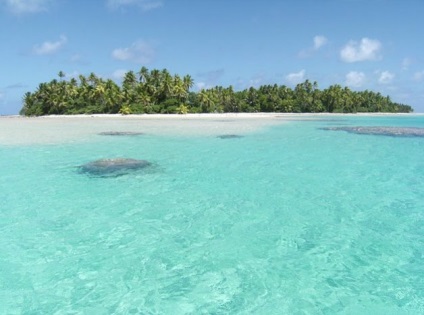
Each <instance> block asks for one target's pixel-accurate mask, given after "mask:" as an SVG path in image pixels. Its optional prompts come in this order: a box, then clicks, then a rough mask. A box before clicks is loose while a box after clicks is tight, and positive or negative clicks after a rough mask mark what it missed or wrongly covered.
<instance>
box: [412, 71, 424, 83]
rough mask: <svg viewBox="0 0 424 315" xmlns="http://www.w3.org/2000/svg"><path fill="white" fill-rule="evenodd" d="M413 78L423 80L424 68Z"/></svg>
mask: <svg viewBox="0 0 424 315" xmlns="http://www.w3.org/2000/svg"><path fill="white" fill-rule="evenodd" d="M413 78H414V80H415V81H422V80H423V79H424V70H423V71H418V72H415V73H414V77H413Z"/></svg>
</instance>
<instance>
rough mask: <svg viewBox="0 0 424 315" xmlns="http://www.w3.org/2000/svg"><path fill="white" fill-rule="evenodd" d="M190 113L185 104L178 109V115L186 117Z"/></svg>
mask: <svg viewBox="0 0 424 315" xmlns="http://www.w3.org/2000/svg"><path fill="white" fill-rule="evenodd" d="M187 113H188V107H187V105H185V104H181V105H180V106H178V108H177V114H181V115H185V114H187Z"/></svg>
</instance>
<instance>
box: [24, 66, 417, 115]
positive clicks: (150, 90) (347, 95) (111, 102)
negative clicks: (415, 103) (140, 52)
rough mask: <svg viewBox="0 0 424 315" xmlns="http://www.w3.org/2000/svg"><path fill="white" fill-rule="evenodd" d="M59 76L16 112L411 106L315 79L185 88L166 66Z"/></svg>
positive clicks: (186, 82)
mask: <svg viewBox="0 0 424 315" xmlns="http://www.w3.org/2000/svg"><path fill="white" fill-rule="evenodd" d="M64 78H65V74H64V73H63V72H62V71H61V72H59V79H53V80H52V81H50V82H48V83H41V84H40V85H39V86H38V88H37V90H36V91H35V92H27V93H25V95H24V97H23V107H22V109H21V111H20V114H21V115H26V116H41V115H53V114H56V115H60V114H96V113H104V114H116V113H121V114H142V113H148V114H150V113H152V114H153V113H165V114H166V113H169V114H171V113H179V114H185V113H223V112H284V113H321V112H328V113H357V112H392V113H409V112H412V111H413V109H412V108H411V107H410V106H408V105H404V104H399V103H395V102H392V101H391V99H390V97H389V96H383V95H381V94H380V93H378V92H377V93H376V92H372V91H368V90H365V91H352V90H350V89H349V88H348V87H342V86H340V85H338V84H336V85H331V86H330V87H328V88H327V89H324V90H320V89H318V84H317V83H316V82H313V83H312V82H310V81H309V80H306V81H305V82H303V83H299V84H298V85H297V86H296V87H295V88H294V89H291V88H289V87H287V86H285V85H277V84H274V85H263V86H260V87H259V88H253V87H251V88H248V89H245V90H242V91H234V89H233V87H232V86H229V87H222V86H216V87H214V88H209V89H202V90H201V91H199V92H197V93H196V92H190V88H192V87H193V84H194V82H193V79H192V77H191V76H190V75H186V76H184V77H180V76H179V75H171V74H170V73H169V72H168V70H166V69H163V70H151V71H149V70H148V69H147V68H145V67H142V68H141V69H140V71H139V72H137V73H135V72H134V71H128V72H127V73H126V74H125V76H124V79H123V82H122V85H121V86H120V85H118V84H116V83H115V82H114V81H113V80H111V79H106V80H105V79H102V78H100V77H98V76H96V75H95V74H94V73H91V74H90V75H89V76H88V77H85V76H83V75H80V76H79V77H78V80H77V79H75V78H72V79H70V80H65V79H64Z"/></svg>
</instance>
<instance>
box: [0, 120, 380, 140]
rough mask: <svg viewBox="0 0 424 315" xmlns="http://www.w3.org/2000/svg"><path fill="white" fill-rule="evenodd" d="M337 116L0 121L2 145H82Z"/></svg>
mask: <svg viewBox="0 0 424 315" xmlns="http://www.w3.org/2000/svg"><path fill="white" fill-rule="evenodd" d="M371 115H374V114H371ZM379 115H381V114H379ZM383 115H384V114H383ZM338 116H346V114H282V113H228V114H187V115H170V114H166V115H159V114H152V115H127V116H124V115H73V116H67V115H60V116H41V117H22V116H2V117H0V144H1V145H23V144H57V143H68V142H79V141H88V140H89V139H92V137H94V136H98V135H99V134H100V133H108V132H112V133H143V134H149V135H175V136H196V135H199V136H204V135H206V136H214V135H215V136H218V135H222V134H237V135H243V134H247V133H250V132H254V131H257V130H260V129H261V128H265V127H267V126H272V125H276V124H282V123H284V122H287V121H290V120H321V119H325V118H329V117H331V118H336V117H338Z"/></svg>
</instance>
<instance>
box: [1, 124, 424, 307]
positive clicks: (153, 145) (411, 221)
mask: <svg viewBox="0 0 424 315" xmlns="http://www.w3.org/2000/svg"><path fill="white" fill-rule="evenodd" d="M321 118H322V117H321ZM229 123H231V122H226V123H225V122H223V124H229ZM343 125H352V126H356V125H372V126H378V125H384V126H413V127H424V117H423V116H421V117H420V116H401V117H390V116H389V117H343V118H337V119H323V120H317V121H290V122H287V123H282V124H279V125H273V126H269V127H267V128H262V129H260V130H256V131H254V132H250V133H247V134H246V135H245V137H243V138H235V139H219V138H216V137H215V136H213V135H203V136H202V135H199V136H193V135H163V134H162V135H154V134H150V135H149V134H147V135H145V136H138V137H105V136H92V137H91V138H89V139H88V140H87V139H85V141H81V142H78V141H77V142H71V143H62V144H61V143H57V144H51V145H47V144H37V145H2V146H0V163H1V166H2V167H1V176H0V187H1V190H0V253H1V254H0V313H1V314H424V158H423V153H424V138H396V137H385V136H368V135H357V134H349V133H346V132H343V131H325V130H320V129H319V128H321V127H329V126H343ZM108 157H130V158H141V159H147V160H149V161H152V162H153V163H154V164H155V166H154V167H153V168H152V169H150V170H148V171H137V172H134V173H131V174H127V175H123V176H119V177H108V178H101V177H92V176H87V175H86V174H80V173H78V171H77V166H78V165H81V164H82V163H86V162H89V161H92V160H95V159H98V158H108Z"/></svg>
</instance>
